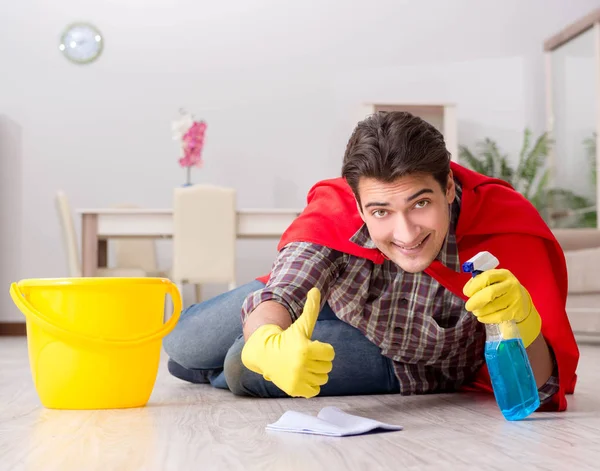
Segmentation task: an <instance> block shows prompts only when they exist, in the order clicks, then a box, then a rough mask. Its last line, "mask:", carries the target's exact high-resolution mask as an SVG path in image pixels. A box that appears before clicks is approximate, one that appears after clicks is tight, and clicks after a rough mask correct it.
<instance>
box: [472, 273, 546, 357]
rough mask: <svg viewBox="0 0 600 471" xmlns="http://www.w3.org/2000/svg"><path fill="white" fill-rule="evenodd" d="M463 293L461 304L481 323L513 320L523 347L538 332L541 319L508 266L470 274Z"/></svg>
mask: <svg viewBox="0 0 600 471" xmlns="http://www.w3.org/2000/svg"><path fill="white" fill-rule="evenodd" d="M463 293H464V295H465V296H467V297H468V298H469V300H468V301H467V304H466V305H465V308H466V309H467V311H470V312H472V313H473V314H474V315H475V316H476V317H477V320H479V321H480V322H483V323H484V324H499V323H501V322H504V321H510V320H514V321H515V322H516V323H517V327H518V328H519V332H520V333H521V337H522V339H523V343H524V344H525V347H528V346H529V345H530V344H531V343H532V342H533V341H534V340H535V339H536V338H537V336H538V335H539V334H540V331H541V327H542V319H541V318H540V315H539V313H538V312H537V310H536V308H535V306H534V305H533V302H532V300H531V296H530V295H529V292H528V291H527V290H526V289H525V287H524V286H523V285H522V284H521V283H520V282H519V280H517V278H516V277H515V276H514V275H513V274H512V273H511V272H510V271H508V270H504V269H494V270H486V271H484V272H482V273H480V274H479V275H477V276H476V277H474V278H471V279H470V280H469V281H468V282H467V283H466V284H465V286H464V288H463Z"/></svg>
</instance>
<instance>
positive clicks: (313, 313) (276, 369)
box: [242, 288, 335, 398]
mask: <svg viewBox="0 0 600 471" xmlns="http://www.w3.org/2000/svg"><path fill="white" fill-rule="evenodd" d="M320 302H321V293H320V292H319V290H318V289H317V288H313V289H311V290H310V291H309V292H308V295H307V297H306V304H305V305H304V310H303V311H302V314H301V315H300V317H298V319H296V322H294V323H293V324H292V325H291V326H290V327H288V328H287V329H286V330H283V329H282V328H281V327H279V326H277V325H274V324H266V325H263V326H260V327H259V328H258V329H256V331H254V333H253V334H252V335H251V336H250V338H249V339H248V341H247V342H246V344H245V345H244V348H243V350H242V363H243V364H244V365H245V366H246V368H248V369H249V370H252V371H254V372H255V373H258V374H261V375H262V376H263V377H264V378H265V379H266V380H267V381H272V382H273V383H274V384H275V385H276V386H277V387H278V388H279V389H281V390H282V391H284V392H285V393H287V394H288V395H290V396H297V397H306V398H309V397H314V396H316V395H318V394H319V392H320V391H321V388H320V386H323V385H324V384H325V383H327V381H328V380H329V376H328V373H329V372H330V371H331V368H332V366H333V365H332V361H333V358H334V356H335V352H334V350H333V347H332V346H331V345H330V344H328V343H322V342H318V341H313V340H311V337H312V334H313V330H314V328H315V323H316V322H317V317H318V316H319V306H320Z"/></svg>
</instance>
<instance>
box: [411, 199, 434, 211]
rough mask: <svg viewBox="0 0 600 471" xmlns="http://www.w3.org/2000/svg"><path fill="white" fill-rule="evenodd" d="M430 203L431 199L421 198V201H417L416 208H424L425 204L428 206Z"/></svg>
mask: <svg viewBox="0 0 600 471" xmlns="http://www.w3.org/2000/svg"><path fill="white" fill-rule="evenodd" d="M429 203H431V201H429V200H421V201H419V202H417V204H415V208H416V209H422V208H424V207H425V206H427V205H428V204H429Z"/></svg>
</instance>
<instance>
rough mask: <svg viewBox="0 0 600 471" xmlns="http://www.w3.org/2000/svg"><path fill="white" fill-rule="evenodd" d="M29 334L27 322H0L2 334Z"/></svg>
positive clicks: (13, 335) (0, 334) (14, 335)
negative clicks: (26, 326)
mask: <svg viewBox="0 0 600 471" xmlns="http://www.w3.org/2000/svg"><path fill="white" fill-rule="evenodd" d="M20 335H27V329H26V328H25V322H0V336H11V337H16V336H20Z"/></svg>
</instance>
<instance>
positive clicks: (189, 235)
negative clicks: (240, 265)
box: [172, 185, 237, 283]
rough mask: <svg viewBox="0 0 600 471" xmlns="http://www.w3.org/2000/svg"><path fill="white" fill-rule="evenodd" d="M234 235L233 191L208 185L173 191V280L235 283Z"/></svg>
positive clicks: (235, 220) (235, 225)
mask: <svg viewBox="0 0 600 471" xmlns="http://www.w3.org/2000/svg"><path fill="white" fill-rule="evenodd" d="M236 232H237V216H236V192H235V190H234V189H231V188H223V187H217V186H211V185H194V186H189V187H183V188H176V189H175V192H174V202H173V274H172V278H173V280H174V281H176V282H181V281H187V282H188V283H232V282H235V259H236Z"/></svg>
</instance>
